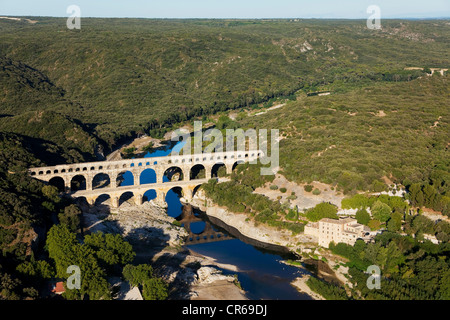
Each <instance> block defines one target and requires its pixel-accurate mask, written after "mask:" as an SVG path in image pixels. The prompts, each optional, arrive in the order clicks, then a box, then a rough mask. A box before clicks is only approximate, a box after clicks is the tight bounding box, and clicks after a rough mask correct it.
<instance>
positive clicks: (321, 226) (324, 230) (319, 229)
mask: <svg viewBox="0 0 450 320" xmlns="http://www.w3.org/2000/svg"><path fill="white" fill-rule="evenodd" d="M305 235H309V236H311V237H313V238H314V239H316V240H317V241H318V242H319V245H320V246H322V247H325V248H328V247H329V245H330V243H331V242H332V241H333V242H334V243H336V244H337V243H339V242H343V243H346V244H348V245H352V246H353V245H354V244H355V242H356V240H358V239H362V240H364V241H366V242H370V241H371V240H372V239H373V237H374V235H375V234H374V233H373V232H371V230H370V228H369V227H367V226H365V225H362V224H360V223H357V222H356V219H354V218H350V217H347V218H340V219H338V220H336V219H329V218H324V219H322V220H320V221H318V222H310V223H308V224H307V225H306V226H305Z"/></svg>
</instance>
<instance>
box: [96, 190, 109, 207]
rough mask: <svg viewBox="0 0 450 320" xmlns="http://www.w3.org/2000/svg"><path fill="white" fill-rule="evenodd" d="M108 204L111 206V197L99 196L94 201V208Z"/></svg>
mask: <svg viewBox="0 0 450 320" xmlns="http://www.w3.org/2000/svg"><path fill="white" fill-rule="evenodd" d="M108 202H109V204H111V196H110V195H109V194H107V193H104V194H101V195H99V196H98V197H97V199H95V205H96V206H99V205H107V204H108Z"/></svg>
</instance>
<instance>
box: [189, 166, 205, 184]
mask: <svg viewBox="0 0 450 320" xmlns="http://www.w3.org/2000/svg"><path fill="white" fill-rule="evenodd" d="M205 177H206V169H205V166H204V165H202V164H196V165H195V166H193V167H192V168H191V170H189V180H196V179H205Z"/></svg>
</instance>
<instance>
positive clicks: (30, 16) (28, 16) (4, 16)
mask: <svg viewBox="0 0 450 320" xmlns="http://www.w3.org/2000/svg"><path fill="white" fill-rule="evenodd" d="M67 17H68V16H36V15H6V14H0V18H58V19H67ZM82 18H85V19H143V20H367V18H303V17H297V18H295V17H289V18H281V17H277V18H270V17H266V18H233V17H224V18H208V17H198V18H172V17H168V18H152V17H149V18H147V17H100V16H82ZM382 20H450V16H442V17H426V18H419V17H390V18H384V19H382Z"/></svg>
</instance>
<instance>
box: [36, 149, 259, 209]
mask: <svg viewBox="0 0 450 320" xmlns="http://www.w3.org/2000/svg"><path fill="white" fill-rule="evenodd" d="M262 155H263V153H262V151H260V150H254V151H233V152H220V153H207V154H206V153H205V154H193V155H177V156H170V155H169V156H166V157H156V158H140V159H130V160H118V161H100V162H89V163H75V164H65V165H57V166H52V167H40V168H30V169H29V172H30V174H31V176H32V177H34V178H37V179H39V180H42V181H46V182H48V183H52V182H55V181H56V180H59V181H60V182H61V185H62V182H64V189H65V190H64V191H65V192H66V193H67V194H70V195H71V196H72V197H73V198H81V197H84V198H86V200H87V202H88V203H89V204H91V205H94V204H95V202H96V200H97V198H99V197H100V196H102V195H108V196H109V197H110V198H111V205H112V207H116V208H117V207H118V206H119V205H120V199H121V196H122V195H124V194H125V193H132V194H133V197H134V201H135V203H136V204H137V205H140V204H142V203H143V197H144V194H145V193H146V192H147V191H149V190H155V191H156V195H157V196H156V199H154V201H155V202H156V203H157V204H159V205H161V206H166V202H165V197H166V194H167V192H168V191H169V190H171V189H172V188H176V187H178V188H181V190H182V196H183V197H184V199H185V200H186V201H190V200H191V199H192V197H193V196H194V194H195V192H196V190H197V189H198V187H199V186H200V185H202V184H203V183H205V182H208V180H209V179H211V178H212V176H213V174H214V172H215V171H217V168H218V167H220V166H225V167H226V171H227V173H231V172H232V170H233V169H234V167H235V166H236V165H237V164H238V163H244V162H249V161H253V160H256V159H257V158H259V157H261V156H262ZM199 169H204V170H205V177H204V178H203V179H194V178H193V176H192V173H193V172H194V170H199ZM145 170H153V171H154V172H155V173H156V183H150V184H141V181H140V180H141V179H140V178H141V174H142V173H143V172H144V171H145ZM127 171H129V172H131V173H132V174H133V178H134V185H130V186H119V182H120V175H121V174H123V173H124V172H127ZM174 173H179V175H178V176H179V178H180V180H178V181H173V180H174V179H171V177H172V176H174ZM98 175H101V176H102V177H105V175H107V176H108V177H109V181H110V182H109V185H107V186H105V187H103V188H95V187H93V182H94V179H95V178H96V177H97V176H98ZM164 176H166V177H168V178H169V180H170V181H169V182H163V177H164ZM76 179H78V180H80V179H81V180H82V181H83V182H84V184H85V188H84V190H75V187H74V183H73V182H74V180H76ZM61 191H62V190H61Z"/></svg>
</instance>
